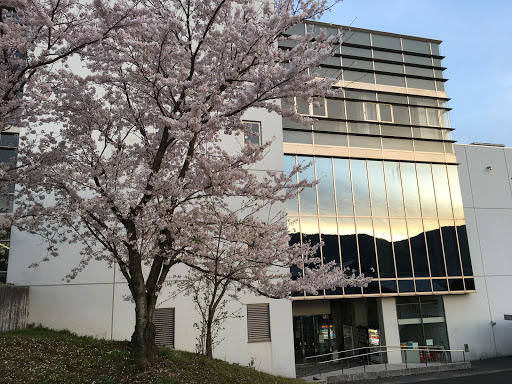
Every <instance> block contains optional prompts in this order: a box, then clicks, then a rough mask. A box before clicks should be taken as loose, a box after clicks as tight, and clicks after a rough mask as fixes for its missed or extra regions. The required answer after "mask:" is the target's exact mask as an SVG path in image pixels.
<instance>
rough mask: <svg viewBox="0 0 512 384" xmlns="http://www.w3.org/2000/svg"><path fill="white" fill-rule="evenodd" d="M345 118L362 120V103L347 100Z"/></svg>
mask: <svg viewBox="0 0 512 384" xmlns="http://www.w3.org/2000/svg"><path fill="white" fill-rule="evenodd" d="M346 104H347V119H349V120H360V121H363V120H364V110H363V104H364V103H361V102H357V101H347V102H346Z"/></svg>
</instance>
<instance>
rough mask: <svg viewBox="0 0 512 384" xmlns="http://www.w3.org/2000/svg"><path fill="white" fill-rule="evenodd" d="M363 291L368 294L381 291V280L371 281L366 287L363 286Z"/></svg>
mask: <svg viewBox="0 0 512 384" xmlns="http://www.w3.org/2000/svg"><path fill="white" fill-rule="evenodd" d="M363 293H364V294H366V295H371V294H376V293H380V291H379V282H378V281H372V282H370V283H369V284H368V286H367V287H366V288H364V287H363Z"/></svg>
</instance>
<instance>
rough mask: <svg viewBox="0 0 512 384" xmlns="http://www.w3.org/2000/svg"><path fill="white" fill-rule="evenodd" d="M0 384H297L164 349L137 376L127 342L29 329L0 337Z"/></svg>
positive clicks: (202, 357)
mask: <svg viewBox="0 0 512 384" xmlns="http://www.w3.org/2000/svg"><path fill="white" fill-rule="evenodd" d="M0 383H2V384H4V383H5V384H7V383H9V384H14V383H20V384H30V383H37V384H50V383H52V384H53V383H55V384H57V383H58V384H64V383H66V384H67V383H80V384H86V383H97V384H114V383H116V384H117V383H130V384H136V383H144V384H150V383H151V384H157V383H158V384H170V383H183V384H185V383H186V384H189V383H210V384H217V383H218V384H229V383H275V384H299V383H304V382H303V381H299V380H294V379H286V378H283V377H278V376H272V375H268V374H265V373H261V372H257V371H255V370H254V369H251V368H247V367H242V366H240V365H236V364H228V363H226V362H223V361H220V360H210V359H207V358H206V357H204V356H201V355H197V354H194V353H189V352H182V351H175V350H170V349H162V350H161V354H160V356H159V358H158V361H157V362H156V364H155V365H154V367H153V368H152V369H151V370H150V371H148V372H144V373H141V372H139V371H138V369H137V366H136V365H135V363H134V362H133V360H132V359H131V356H130V346H129V343H128V342H125V341H107V340H98V339H94V338H91V337H80V336H77V335H75V334H73V333H71V332H68V331H53V330H49V329H46V328H41V327H29V328H27V329H25V330H23V331H17V332H8V333H0Z"/></svg>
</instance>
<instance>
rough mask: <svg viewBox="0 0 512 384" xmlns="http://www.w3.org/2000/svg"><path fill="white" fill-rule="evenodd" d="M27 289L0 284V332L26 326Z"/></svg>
mask: <svg viewBox="0 0 512 384" xmlns="http://www.w3.org/2000/svg"><path fill="white" fill-rule="evenodd" d="M28 291H29V289H28V287H17V286H14V285H5V284H0V332H8V331H15V330H18V329H23V328H25V327H26V326H27V317H28Z"/></svg>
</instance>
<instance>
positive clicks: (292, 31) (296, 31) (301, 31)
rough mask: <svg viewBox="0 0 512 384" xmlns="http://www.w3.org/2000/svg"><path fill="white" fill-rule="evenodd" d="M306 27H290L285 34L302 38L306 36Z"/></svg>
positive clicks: (302, 25)
mask: <svg viewBox="0 0 512 384" xmlns="http://www.w3.org/2000/svg"><path fill="white" fill-rule="evenodd" d="M305 27H306V26H305V25H304V24H297V25H294V26H293V27H290V28H288V29H287V30H286V32H285V33H286V34H288V35H300V36H303V35H305V34H306V28H305Z"/></svg>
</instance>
